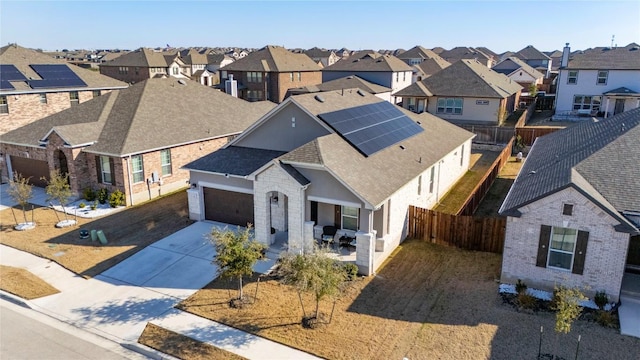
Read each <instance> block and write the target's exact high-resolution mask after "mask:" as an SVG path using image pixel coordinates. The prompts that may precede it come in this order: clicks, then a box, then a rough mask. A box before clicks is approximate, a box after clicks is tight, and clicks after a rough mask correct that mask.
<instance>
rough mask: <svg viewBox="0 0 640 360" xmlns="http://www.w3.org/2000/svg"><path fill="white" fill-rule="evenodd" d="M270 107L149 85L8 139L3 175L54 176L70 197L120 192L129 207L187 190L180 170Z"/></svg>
mask: <svg viewBox="0 0 640 360" xmlns="http://www.w3.org/2000/svg"><path fill="white" fill-rule="evenodd" d="M273 106H274V104H273V103H268V102H261V103H255V104H247V103H246V102H244V101H241V100H239V99H236V98H233V97H231V96H228V95H226V94H223V93H220V92H219V91H216V90H213V89H211V88H209V87H206V86H203V85H200V84H198V83H196V82H192V81H184V80H181V82H179V81H178V80H176V79H171V78H167V79H149V80H146V81H143V82H140V83H138V84H136V85H134V86H131V87H129V88H127V89H123V90H116V91H112V92H110V93H108V94H106V95H104V96H101V97H99V98H96V99H93V100H92V101H88V102H86V103H84V104H80V105H78V106H74V107H72V108H70V109H67V110H65V111H62V112H59V113H57V114H54V115H51V116H49V117H46V118H44V119H41V120H38V121H36V122H34V123H31V124H28V125H25V126H23V127H21V128H18V129H16V130H13V131H11V132H8V133H7V134H5V135H4V136H3V137H2V139H0V146H1V152H2V157H3V159H4V164H5V169H4V172H5V174H13V173H15V172H17V173H20V174H22V175H23V176H25V177H30V178H31V182H32V183H33V184H34V185H37V186H43V185H44V184H45V181H43V180H41V178H42V177H44V178H47V177H48V176H49V172H50V171H52V170H59V171H60V172H62V173H68V174H69V182H70V185H71V190H72V191H73V193H74V194H76V195H80V194H81V193H82V190H83V189H84V188H87V187H91V188H93V189H98V188H102V187H104V188H107V189H108V190H109V191H110V192H112V191H114V190H116V189H117V190H120V191H122V192H123V193H125V195H126V203H127V205H132V204H135V203H138V202H140V201H144V200H148V199H151V198H154V197H157V196H159V195H161V194H165V193H167V192H171V191H175V190H178V189H181V188H185V187H187V186H188V184H187V182H188V179H189V173H188V171H185V170H182V169H181V167H182V166H183V165H184V164H186V163H188V162H190V161H192V160H194V159H197V158H198V157H200V156H202V155H204V154H208V153H210V152H211V151H214V150H216V149H218V148H219V147H221V146H222V145H224V144H226V143H227V142H228V141H229V140H230V139H231V138H233V137H234V136H237V135H238V134H239V133H240V132H241V131H242V130H244V128H246V127H247V126H248V125H250V124H252V123H253V122H254V121H255V120H256V119H258V118H259V117H260V116H262V115H263V114H264V113H266V112H267V111H268V110H270V109H271V108H272V107H273Z"/></svg>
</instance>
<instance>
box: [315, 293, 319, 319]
mask: <svg viewBox="0 0 640 360" xmlns="http://www.w3.org/2000/svg"><path fill="white" fill-rule="evenodd" d="M318 311H320V299H318V298H317V297H316V320H320V313H318Z"/></svg>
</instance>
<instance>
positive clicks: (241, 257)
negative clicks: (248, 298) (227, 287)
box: [211, 226, 266, 304]
mask: <svg viewBox="0 0 640 360" xmlns="http://www.w3.org/2000/svg"><path fill="white" fill-rule="evenodd" d="M211 243H212V244H213V246H214V247H215V250H216V255H215V257H214V259H213V263H214V264H216V265H218V267H219V268H220V276H221V277H223V278H225V277H226V278H237V279H238V297H237V299H236V300H239V301H240V303H242V301H243V300H244V294H243V292H242V277H243V276H250V275H251V274H253V266H254V265H255V264H256V262H257V261H258V260H260V259H261V258H262V257H263V251H264V250H265V248H266V246H265V245H263V244H261V243H259V242H257V241H255V240H253V239H252V238H251V226H248V227H247V228H246V229H245V230H241V229H240V227H238V229H237V231H232V230H226V229H225V230H220V229H218V228H214V229H213V230H212V232H211ZM234 303H235V302H233V300H232V304H234Z"/></svg>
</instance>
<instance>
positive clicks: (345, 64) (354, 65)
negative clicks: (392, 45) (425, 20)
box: [322, 52, 413, 72]
mask: <svg viewBox="0 0 640 360" xmlns="http://www.w3.org/2000/svg"><path fill="white" fill-rule="evenodd" d="M322 71H323V72H324V71H359V72H366V71H371V72H399V71H413V69H412V68H411V66H409V65H407V64H406V63H405V62H404V61H402V60H400V59H398V58H397V57H395V56H393V55H380V54H378V53H376V52H366V53H365V52H362V53H359V54H357V55H352V56H349V57H348V58H346V59H342V60H340V61H338V62H336V63H335V64H333V65H331V66H327V67H326V68H324V69H322Z"/></svg>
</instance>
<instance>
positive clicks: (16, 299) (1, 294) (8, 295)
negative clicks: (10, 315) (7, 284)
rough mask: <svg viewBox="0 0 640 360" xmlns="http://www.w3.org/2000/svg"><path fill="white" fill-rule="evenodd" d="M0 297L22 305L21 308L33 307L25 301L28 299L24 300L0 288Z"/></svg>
mask: <svg viewBox="0 0 640 360" xmlns="http://www.w3.org/2000/svg"><path fill="white" fill-rule="evenodd" d="M0 299H2V300H6V301H9V302H11V303H14V304H16V305H18V306H22V307H23V308H27V309H33V308H32V307H31V306H29V304H28V303H27V301H28V300H25V299H23V298H21V297H19V296H17V295H13V294H11V293H8V292H6V291H4V290H0Z"/></svg>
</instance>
